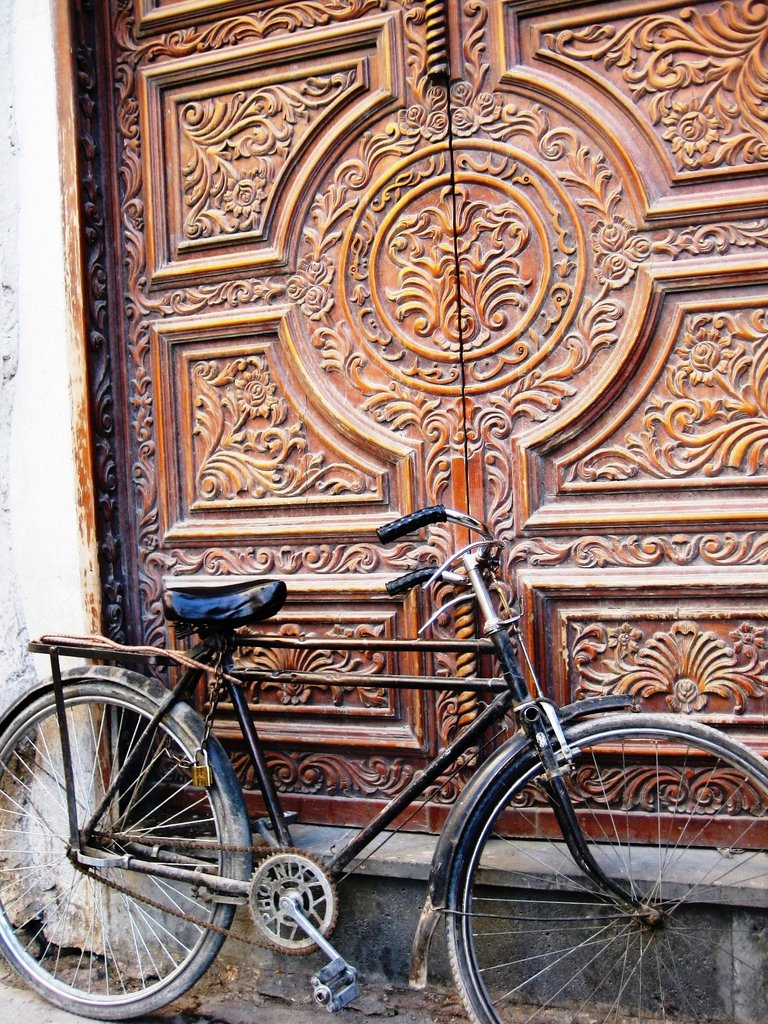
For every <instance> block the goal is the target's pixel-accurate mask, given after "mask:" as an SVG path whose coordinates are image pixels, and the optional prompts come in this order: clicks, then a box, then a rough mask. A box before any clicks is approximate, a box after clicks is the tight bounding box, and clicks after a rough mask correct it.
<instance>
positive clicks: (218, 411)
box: [191, 354, 376, 503]
mask: <svg viewBox="0 0 768 1024" xmlns="http://www.w3.org/2000/svg"><path fill="white" fill-rule="evenodd" d="M191 376H192V381H193V387H194V396H195V397H194V402H195V426H194V435H195V455H196V469H195V480H196V493H197V500H198V501H200V502H203V503H205V502H212V501H222V500H226V501H234V500H246V501H248V502H253V501H262V500H264V499H271V498H278V497H279V498H282V499H284V500H287V499H290V498H295V497H299V496H309V495H315V496H317V495H325V494H330V495H341V494H365V493H366V492H374V491H375V486H376V485H375V482H374V481H373V480H372V479H371V478H370V477H367V476H365V475H364V474H362V473H361V472H360V471H359V470H357V469H355V468H354V467H352V466H349V465H345V464H344V463H341V462H332V463H329V462H328V461H327V459H326V456H325V455H323V454H322V453H321V452H311V451H310V444H309V439H308V434H307V429H306V426H305V424H304V422H303V420H301V419H299V418H298V417H296V416H295V415H294V414H293V413H292V412H291V410H290V408H289V405H288V403H287V401H286V400H285V399H284V398H283V397H282V396H281V395H280V394H279V392H278V389H277V385H276V384H275V382H274V380H273V379H272V375H271V372H270V369H269V365H268V363H267V359H266V356H264V355H263V354H254V355H250V356H243V357H240V358H236V359H231V360H219V359H208V360H203V361H201V362H198V363H196V364H194V366H193V367H192V371H191Z"/></svg>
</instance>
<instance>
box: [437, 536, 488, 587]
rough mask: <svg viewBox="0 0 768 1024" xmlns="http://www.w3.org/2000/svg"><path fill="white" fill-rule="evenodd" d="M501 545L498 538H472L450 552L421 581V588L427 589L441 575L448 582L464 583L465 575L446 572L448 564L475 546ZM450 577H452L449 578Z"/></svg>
mask: <svg viewBox="0 0 768 1024" xmlns="http://www.w3.org/2000/svg"><path fill="white" fill-rule="evenodd" d="M503 546H504V545H503V543H502V542H501V541H498V540H497V541H487V540H473V541H472V542H471V543H470V544H467V545H466V546H465V547H463V548H460V549H459V550H458V551H454V552H453V553H452V554H450V555H449V556H448V557H447V558H446V560H445V561H444V562H443V564H442V565H440V566H438V567H437V569H435V571H434V572H433V573H432V575H431V576H430V577H429V579H428V580H427V581H426V583H422V585H421V587H422V590H427V588H428V587H431V586H432V584H433V583H434V582H435V580H437V579H438V577H440V576H442V577H443V579H447V580H448V581H449V582H450V583H464V582H465V577H463V576H458V574H457V573H449V572H448V566H449V565H451V563H452V562H455V561H456V559H457V558H462V557H463V556H464V555H466V554H467V553H468V552H470V551H473V550H474V549H475V548H490V547H496V548H502V547H503ZM450 577H454V578H453V579H450ZM456 577H458V578H456Z"/></svg>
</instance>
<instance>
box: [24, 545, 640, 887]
mask: <svg viewBox="0 0 768 1024" xmlns="http://www.w3.org/2000/svg"><path fill="white" fill-rule="evenodd" d="M476 547H477V545H469V546H468V547H467V548H465V549H464V550H463V551H462V552H460V553H459V557H460V558H461V560H462V562H463V564H464V568H465V571H466V574H467V579H468V580H469V582H470V584H471V586H472V590H473V591H474V593H475V596H476V597H477V601H478V605H479V610H480V613H481V617H482V619H483V623H484V632H485V633H486V635H487V636H488V638H489V639H488V640H485V641H483V640H475V641H469V642H466V641H447V642H446V641H417V642H413V641H397V640H391V641H387V640H383V641H382V640H369V641H344V640H338V641H331V642H327V641H325V640H314V641H301V640H298V641H288V640H286V639H285V638H279V637H268V636H262V637H252V638H241V637H235V636H233V635H231V634H227V633H225V632H216V633H212V634H211V635H210V636H209V637H208V638H206V639H204V640H203V641H202V642H201V643H200V644H199V645H198V646H197V647H196V648H194V650H193V651H192V658H193V659H194V660H196V661H198V662H199V663H202V664H212V663H213V662H214V660H215V659H216V658H217V657H218V656H221V657H222V667H223V669H224V672H225V685H226V688H227V692H228V695H229V699H230V701H231V703H232V706H233V708H234V712H235V717H236V719H237V721H238V725H239V727H240V730H241V734H242V737H243V740H244V742H245V744H246V747H247V750H248V754H249V757H250V760H251V764H252V766H253V769H254V772H255V777H256V779H257V780H258V784H259V788H260V791H261V795H262V799H263V800H264V803H265V807H266V811H267V815H268V818H269V821H270V824H271V827H272V831H273V834H274V837H275V842H276V845H279V846H291V845H292V837H291V832H290V827H289V824H288V821H287V818H286V815H285V813H284V811H283V808H282V805H281V803H280V798H279V794H278V792H277V789H276V787H275V784H274V780H273V778H272V775H271V772H270V771H269V767H268V764H267V759H266V755H265V752H264V748H263V744H262V741H261V738H260V736H259V735H258V731H257V729H256V727H255V724H254V721H253V718H252V716H251V714H250V710H249V708H248V704H247V701H246V699H245V697H244V695H243V692H242V688H241V687H240V686H238V685H237V684H236V683H235V682H234V681H233V675H234V674H235V673H236V672H237V669H236V668H235V666H234V663H233V654H234V651H235V649H236V647H237V646H243V645H253V646H272V647H278V646H280V647H287V646H289V647H299V648H302V647H307V646H314V647H321V648H323V649H348V648H350V647H354V648H355V649H360V648H361V647H364V648H366V649H369V650H378V651H381V650H395V651H396V650H401V649H404V648H407V649H409V650H413V649H415V648H416V649H418V650H421V651H423V652H429V651H445V650H453V651H457V652H458V651H467V650H469V651H472V652H474V653H478V654H479V653H484V652H490V651H493V652H494V653H495V655H496V659H497V662H498V664H499V666H500V668H501V670H502V674H503V681H502V680H500V679H497V678H490V679H474V680H466V679H464V678H456V679H454V680H450V679H444V678H440V679H434V678H432V677H406V678H405V679H403V678H402V677H398V676H388V677H380V678H379V681H380V682H381V683H382V684H385V685H387V686H390V687H392V688H402V689H407V688H413V687H423V688H440V689H443V690H445V689H450V688H451V687H452V686H453V687H454V688H455V689H456V690H457V691H458V690H467V689H473V690H479V691H483V692H490V693H495V694H496V696H495V697H494V699H493V700H492V702H491V703H490V704H489V705H488V706H487V707H486V708H485V710H484V711H482V712H481V714H480V715H478V716H477V718H476V719H475V720H474V721H473V722H471V723H469V725H467V726H466V727H465V729H464V730H463V731H462V732H461V733H460V734H459V735H458V736H457V737H456V739H455V740H454V741H453V742H452V743H451V744H449V745H448V746H446V747H444V748H443V749H442V750H441V751H439V753H438V754H437V755H436V756H435V757H434V758H433V759H432V761H430V762H429V764H428V765H427V766H426V767H425V768H424V769H423V770H422V771H421V772H419V773H418V774H417V775H416V776H415V777H414V778H413V779H412V780H411V782H410V783H409V784H408V785H407V786H406V787H405V788H404V789H403V790H402V791H401V792H400V793H398V794H396V795H395V796H394V797H392V799H390V800H389V801H388V802H387V803H386V804H385V805H384V806H383V807H382V808H381V809H380V810H379V811H378V813H376V814H375V815H374V816H373V818H372V819H371V821H370V822H369V823H368V824H366V825H364V826H363V827H362V828H360V829H358V830H355V831H354V832H353V833H352V834H351V836H350V837H349V839H348V840H347V842H346V843H345V844H344V846H343V847H342V848H341V849H339V850H337V851H336V852H335V853H334V854H333V855H332V856H331V857H330V859H329V860H327V862H326V865H325V866H326V869H327V871H328V872H329V874H330V875H331V877H333V878H336V879H339V878H340V877H342V875H343V873H344V871H345V869H346V868H347V867H348V866H349V865H350V864H351V862H352V861H354V859H355V858H356V857H357V856H358V855H359V854H360V853H361V852H362V851H363V850H364V849H365V848H366V847H367V846H368V845H369V843H371V842H372V841H373V840H374V839H375V838H376V837H377V836H379V835H380V834H382V833H383V832H384V831H385V830H386V829H387V828H388V826H389V825H391V824H392V823H393V822H394V821H395V820H396V819H397V818H398V817H399V816H400V815H401V814H402V813H403V812H404V811H405V810H406V809H407V808H408V807H410V806H411V805H412V804H414V803H415V802H416V801H418V800H419V799H420V798H421V797H422V796H423V795H424V794H425V793H426V792H427V791H428V790H429V788H430V787H431V786H433V785H434V783H435V782H436V781H437V780H438V779H439V778H440V777H441V776H442V775H443V774H444V773H445V772H446V771H447V770H448V769H449V768H450V767H451V766H452V765H454V764H455V763H456V762H457V761H458V759H459V758H460V757H461V756H462V755H463V754H464V753H466V751H467V750H469V749H470V748H471V747H472V746H473V745H474V744H475V743H477V742H478V741H479V740H480V738H481V737H482V736H483V735H484V734H485V733H486V731H487V730H488V729H489V727H490V726H492V725H493V724H495V723H497V722H499V721H501V720H502V719H503V718H504V717H505V715H506V714H507V712H509V711H510V710H514V711H515V712H516V713H517V717H518V722H519V724H520V726H521V728H522V729H523V731H524V732H525V733H526V735H527V736H528V738H529V739H530V740H531V742H532V743H533V744H534V746H535V748H536V750H537V752H538V755H539V757H540V759H541V761H542V764H543V766H544V768H545V772H546V778H547V781H546V786H547V789H548V792H549V796H550V801H551V803H552V807H553V809H554V811H555V814H556V817H557V820H558V822H559V823H560V827H561V830H562V832H563V836H564V838H565V840H566V842H567V843H568V845H569V847H570V848H571V851H572V853H573V855H574V857H575V858H576V860H577V862H578V863H579V864H580V865H581V866H582V868H583V869H584V870H585V871H586V872H587V873H588V874H590V875H592V877H593V878H594V879H595V880H596V881H598V882H599V884H601V885H603V886H607V887H608V888H609V889H611V890H613V891H614V892H615V893H616V895H619V896H620V898H622V899H623V900H625V901H626V902H633V901H632V897H631V896H630V894H628V893H626V892H625V891H624V890H623V889H620V888H618V887H617V886H616V885H615V884H614V883H612V882H611V881H610V880H608V879H606V878H605V877H604V875H603V873H602V872H601V871H600V869H599V868H598V867H597V865H596V864H595V862H594V860H593V858H592V857H591V855H590V854H589V851H588V849H587V847H586V844H585V842H584V839H583V837H582V836H581V834H580V830H579V827H578V823H577V822H576V818H575V815H574V813H573V808H572V806H571V805H570V800H569V799H568V796H567V793H566V791H565V788H564V785H563V783H562V779H561V778H560V776H561V775H562V773H563V771H565V770H567V762H568V751H567V748H566V747H565V741H564V737H563V733H562V727H561V721H562V717H561V714H559V713H558V712H557V711H556V710H555V709H554V705H552V704H551V702H550V701H548V700H545V699H543V698H541V697H539V696H538V695H536V694H534V695H533V696H532V695H531V691H530V689H529V686H528V684H527V683H526V681H525V678H524V676H523V673H522V671H521V669H520V665H519V662H518V658H517V655H516V653H515V650H514V645H513V641H512V638H511V637H510V634H509V623H508V622H505V621H504V620H502V619H501V618H500V617H499V615H498V613H497V610H496V606H495V603H494V601H493V598H492V596H491V594H490V592H489V589H488V587H487V585H486V583H485V580H484V578H483V573H482V558H483V557H484V555H485V553H486V550H485V548H483V549H482V552H480V553H479V552H478V551H477V550H476ZM31 649H32V650H34V651H36V652H38V653H47V654H48V655H49V657H50V659H51V664H52V676H53V681H54V688H55V690H56V699H57V714H58V721H59V728H60V730H61V736H62V750H63V756H64V760H65V786H66V789H67V793H68V800H67V805H68V807H67V810H68V817H69V830H70V848H71V856H72V857H73V858H74V859H75V860H76V861H78V862H80V863H82V864H86V865H91V866H96V865H98V864H105V863H107V862H109V863H110V864H114V865H115V866H122V867H124V868H129V869H131V870H134V871H138V872H142V873H147V874H153V873H154V874H158V875H163V876H164V877H167V878H170V879H175V880H177V881H192V880H194V881H195V882H196V884H198V885H199V884H203V885H204V886H205V887H206V888H207V889H208V890H209V891H210V892H211V894H212V895H213V896H214V897H216V896H218V897H221V898H224V899H231V898H232V897H233V896H234V897H241V898H245V897H247V894H248V888H249V886H248V883H246V882H238V881H235V880H231V879H224V878H220V877H219V876H218V875H214V874H212V873H203V874H202V875H201V873H200V872H199V871H198V870H190V869H189V868H185V867H182V866H178V867H176V866H174V865H168V864H163V865H160V864H158V863H157V861H153V860H147V859H145V858H144V857H142V856H141V854H142V853H144V852H145V851H144V850H142V849H140V848H139V847H138V844H136V849H137V854H139V855H138V856H134V855H133V854H122V855H120V856H116V857H112V858H111V859H110V858H109V856H107V857H106V858H105V856H103V855H101V856H100V855H99V854H98V851H93V852H91V849H90V847H89V843H88V836H89V832H90V830H91V828H92V827H93V824H94V823H95V822H96V821H97V820H98V819H99V817H100V815H101V813H102V812H103V810H104V808H105V807H106V806H107V805H108V803H109V801H110V800H111V798H112V797H113V796H114V794H115V793H116V792H117V791H119V789H120V787H121V786H122V785H124V784H125V783H126V782H127V781H128V780H129V779H130V778H131V777H132V774H133V773H134V771H135V769H136V767H137V765H138V763H139V760H140V758H141V757H142V750H143V749H144V748H143V744H141V743H140V744H137V746H136V748H135V749H134V751H133V752H132V754H131V755H130V756H129V758H128V759H127V760H126V761H125V762H124V763H123V764H122V765H121V767H120V769H119V771H118V773H117V775H116V776H115V778H114V780H113V781H112V784H111V785H110V787H109V789H108V791H107V792H106V793H105V794H104V796H103V797H102V799H101V801H100V803H99V806H98V807H97V808H96V811H95V812H94V813H93V814H92V815H91V819H90V822H89V823H88V824H87V825H86V826H85V827H84V828H83V829H78V827H77V820H76V808H75V807H74V801H73V799H72V798H71V794H72V791H73V782H72V777H71V767H68V765H67V762H68V761H69V755H68V751H69V743H70V740H69V733H68V724H67V721H66V715H65V714H64V704H63V688H62V676H61V669H60V665H59V657H60V656H62V655H75V656H86V657H92V656H94V654H96V651H95V650H94V649H90V650H89V649H88V647H87V645H82V644H80V645H77V644H76V645H74V646H72V647H68V646H67V645H65V644H58V645H45V644H43V643H39V642H38V643H36V644H33V645H31ZM98 655H99V656H100V657H101V658H103V657H104V653H103V651H101V650H99V651H98ZM110 657H114V658H115V659H116V660H136V656H135V655H134V654H131V653H130V652H129V653H126V655H125V658H124V659H120V658H118V657H117V655H113V654H111V655H110ZM139 660H141V659H139ZM154 660H155V661H156V662H157V661H160V660H162V659H157V658H155V659H154ZM168 660H169V661H170V659H168ZM243 675H245V676H246V677H248V678H255V679H257V680H258V679H259V678H261V677H263V678H265V679H266V678H272V676H270V674H269V673H266V672H265V673H259V672H258V671H253V670H251V671H247V672H245V673H243ZM200 678H201V671H200V669H187V670H185V671H184V672H183V673H182V675H181V678H180V679H179V681H178V682H177V683H176V685H175V686H174V687H173V689H172V690H170V691H169V693H168V696H167V698H166V699H165V701H163V703H162V704H161V706H160V707H159V708H158V710H157V712H156V714H155V715H154V716H153V718H152V720H151V721H150V722H149V723H148V725H147V729H146V742H147V743H148V742H150V740H151V737H152V735H153V731H154V729H156V727H157V725H158V724H159V723H160V721H161V720H162V718H163V715H165V714H166V713H167V711H168V710H169V708H170V707H171V706H172V705H173V704H174V703H175V702H176V701H179V700H186V699H188V698H189V697H190V696H191V694H192V692H193V690H194V688H195V687H196V686H197V685H198V683H199V681H200ZM313 678H315V677H314V676H313ZM334 679H335V681H337V682H338V676H336V677H334ZM627 703H629V702H628V701H624V702H623V705H624V706H625V705H626V704H627ZM585 704H589V707H584V705H585ZM612 706H616V705H615V703H614V704H613V705H612ZM582 709H583V713H585V714H589V713H598V712H599V711H602V710H605V709H606V703H605V701H602V700H600V701H594V702H592V701H590V702H582Z"/></svg>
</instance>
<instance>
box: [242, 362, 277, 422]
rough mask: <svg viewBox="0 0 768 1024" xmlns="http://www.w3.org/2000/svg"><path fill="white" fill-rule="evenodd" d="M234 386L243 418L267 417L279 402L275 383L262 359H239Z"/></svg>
mask: <svg viewBox="0 0 768 1024" xmlns="http://www.w3.org/2000/svg"><path fill="white" fill-rule="evenodd" d="M232 386H233V388H234V389H235V399H236V402H237V408H238V412H239V415H240V418H241V420H245V419H250V420H254V419H266V418H268V417H269V416H270V414H271V412H272V410H273V409H274V408H275V406H276V404H277V402H276V397H275V395H276V389H275V385H274V384H273V382H272V381H271V380H270V377H269V373H268V372H267V366H266V363H265V362H264V361H263V360H262V359H256V358H255V357H254V358H252V359H247V360H246V359H239V360H238V361H237V363H236V364H235V373H234V376H233V378H232Z"/></svg>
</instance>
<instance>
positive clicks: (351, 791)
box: [232, 752, 415, 797]
mask: <svg viewBox="0 0 768 1024" xmlns="http://www.w3.org/2000/svg"><path fill="white" fill-rule="evenodd" d="M267 763H268V765H269V769H270V771H271V773H272V776H273V778H274V780H275V784H276V786H277V789H278V790H279V791H280V792H287V793H303V794H308V795H312V794H314V793H322V794H323V795H326V796H343V797H351V796H356V795H363V796H369V797H375V796H379V797H386V796H394V794H395V793H398V792H399V791H400V790H401V789H403V788H404V787H405V786H407V785H408V783H409V782H410V781H411V779H412V778H413V776H414V774H415V769H414V767H413V765H412V764H410V763H409V762H408V761H407V760H406V759H405V758H402V757H396V758H388V757H370V758H367V759H365V760H362V759H358V758H355V757H351V756H348V755H344V756H342V755H341V754H317V753H311V754H299V753H293V754H284V753H276V752H270V754H269V755H268V757H267ZM232 766H233V768H234V769H235V775H236V776H237V779H238V781H239V782H240V784H241V785H242V786H243V787H244V788H247V789H254V788H257V787H258V784H259V783H258V779H256V778H255V775H254V772H253V767H252V765H251V762H250V760H249V758H248V757H247V756H246V755H244V754H236V755H235V756H234V757H233V758H232Z"/></svg>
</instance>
